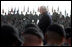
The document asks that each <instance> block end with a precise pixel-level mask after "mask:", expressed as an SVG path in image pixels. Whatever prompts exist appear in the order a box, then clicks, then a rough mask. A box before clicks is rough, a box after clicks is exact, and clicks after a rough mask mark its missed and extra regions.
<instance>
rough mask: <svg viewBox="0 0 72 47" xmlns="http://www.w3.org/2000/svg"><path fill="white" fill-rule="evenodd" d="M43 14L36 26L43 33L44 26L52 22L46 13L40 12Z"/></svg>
mask: <svg viewBox="0 0 72 47" xmlns="http://www.w3.org/2000/svg"><path fill="white" fill-rule="evenodd" d="M41 15H43V16H42V17H41V19H40V20H39V23H38V26H39V28H40V29H41V30H42V31H43V33H45V30H46V28H47V27H48V26H49V25H50V24H51V23H52V18H51V17H50V16H49V15H48V13H44V14H41Z"/></svg>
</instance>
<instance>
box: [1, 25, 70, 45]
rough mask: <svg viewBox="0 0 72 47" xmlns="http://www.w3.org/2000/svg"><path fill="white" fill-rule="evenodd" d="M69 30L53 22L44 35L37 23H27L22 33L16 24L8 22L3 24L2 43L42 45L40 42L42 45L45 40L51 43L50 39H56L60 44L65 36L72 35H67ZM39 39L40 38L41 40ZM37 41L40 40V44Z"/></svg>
mask: <svg viewBox="0 0 72 47" xmlns="http://www.w3.org/2000/svg"><path fill="white" fill-rule="evenodd" d="M69 30H70V28H67V29H66V30H65V29H64V28H63V26H62V25H59V24H51V25H50V26H48V27H47V29H46V31H45V35H44V34H43V32H42V30H41V29H40V28H39V27H38V26H37V25H35V24H27V25H26V26H25V30H24V32H21V33H20V31H18V30H17V29H16V28H15V27H14V26H12V25H8V24H2V25H1V31H0V36H1V38H0V39H1V41H0V43H1V45H3V46H4V45H8V46H11V45H12V46H15V45H16V46H21V45H22V46H23V45H24V46H28V45H29V46H31V45H33V46H35V45H36V46H37V45H38V46H40V44H41V45H42V42H43V40H46V41H47V42H48V43H49V42H50V41H52V40H54V39H55V43H57V44H60V43H61V42H62V39H63V38H67V37H70V35H67V36H66V32H67V33H68V31H69ZM65 31H66V32H65ZM70 31H71V30H70ZM56 34H57V35H56ZM68 34H69V33H68ZM53 36H54V38H53ZM51 38H52V40H51ZM37 39H39V41H38V40H37ZM35 41H36V42H35ZM37 41H38V42H40V44H39V43H38V42H37ZM32 42H33V43H32ZM30 44H31V45H30Z"/></svg>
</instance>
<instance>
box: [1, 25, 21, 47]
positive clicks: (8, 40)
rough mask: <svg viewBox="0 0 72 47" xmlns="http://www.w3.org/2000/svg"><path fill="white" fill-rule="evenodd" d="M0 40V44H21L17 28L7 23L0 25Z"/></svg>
mask: <svg viewBox="0 0 72 47" xmlns="http://www.w3.org/2000/svg"><path fill="white" fill-rule="evenodd" d="M0 40H1V41H0V44H1V45H2V46H20V45H21V44H22V40H21V38H20V36H19V32H18V31H17V29H15V28H14V27H13V26H11V25H7V24H3V25H1V31H0Z"/></svg>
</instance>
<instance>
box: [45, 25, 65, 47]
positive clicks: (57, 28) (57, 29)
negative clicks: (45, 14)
mask: <svg viewBox="0 0 72 47" xmlns="http://www.w3.org/2000/svg"><path fill="white" fill-rule="evenodd" d="M45 39H46V41H47V43H48V44H50V45H57V46H60V45H62V43H63V42H64V40H65V31H64V28H63V27H62V26H61V25H58V24H52V25H50V26H49V27H48V28H47V30H46V33H45Z"/></svg>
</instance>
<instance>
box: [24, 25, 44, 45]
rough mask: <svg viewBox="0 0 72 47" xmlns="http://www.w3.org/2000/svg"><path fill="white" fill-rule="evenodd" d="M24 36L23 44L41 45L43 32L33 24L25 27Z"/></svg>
mask: <svg viewBox="0 0 72 47" xmlns="http://www.w3.org/2000/svg"><path fill="white" fill-rule="evenodd" d="M23 36H24V44H23V45H24V46H43V39H44V37H43V34H42V32H41V31H40V30H38V29H37V28H36V27H34V25H33V26H32V27H30V25H29V26H28V28H27V27H26V29H25V32H24V33H23Z"/></svg>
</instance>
